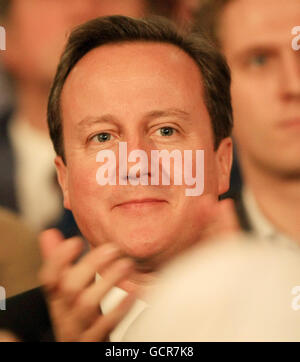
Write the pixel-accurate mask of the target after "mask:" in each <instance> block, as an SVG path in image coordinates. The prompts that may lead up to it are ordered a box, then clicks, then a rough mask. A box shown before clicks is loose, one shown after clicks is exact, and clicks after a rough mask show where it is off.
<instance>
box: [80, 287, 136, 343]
mask: <svg viewBox="0 0 300 362" xmlns="http://www.w3.org/2000/svg"><path fill="white" fill-rule="evenodd" d="M135 300H136V295H135V294H134V293H131V294H129V295H128V296H126V297H125V298H124V299H123V300H122V302H121V303H120V304H119V305H118V306H117V307H115V308H114V309H113V310H112V311H111V312H109V313H108V314H106V315H101V316H99V317H98V318H97V320H96V321H95V323H94V324H93V325H92V326H91V327H90V328H89V329H88V330H87V331H85V332H84V333H83V335H82V338H81V340H82V342H103V341H106V340H108V336H109V334H110V333H111V332H112V331H113V330H114V329H115V327H116V326H117V325H118V324H119V323H120V322H121V321H122V319H123V318H124V317H125V316H126V314H127V313H128V312H129V310H130V309H131V307H132V306H133V304H134V302H135Z"/></svg>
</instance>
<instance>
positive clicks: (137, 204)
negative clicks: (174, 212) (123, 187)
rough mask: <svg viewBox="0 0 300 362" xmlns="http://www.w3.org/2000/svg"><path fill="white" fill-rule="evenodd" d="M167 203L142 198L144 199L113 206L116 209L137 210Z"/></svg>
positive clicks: (160, 200)
mask: <svg viewBox="0 0 300 362" xmlns="http://www.w3.org/2000/svg"><path fill="white" fill-rule="evenodd" d="M165 203H167V201H166V200H162V199H154V198H144V199H132V200H128V201H125V202H122V203H120V204H117V205H115V206H114V207H115V208H116V207H117V208H124V209H138V208H144V207H157V206H161V205H163V204H165Z"/></svg>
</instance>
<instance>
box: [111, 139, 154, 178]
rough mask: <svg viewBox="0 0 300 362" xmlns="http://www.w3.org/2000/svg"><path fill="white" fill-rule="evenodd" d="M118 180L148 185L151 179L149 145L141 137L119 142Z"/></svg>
mask: <svg viewBox="0 0 300 362" xmlns="http://www.w3.org/2000/svg"><path fill="white" fill-rule="evenodd" d="M118 160H119V181H120V184H123V185H126V184H127V181H129V182H130V183H131V184H132V185H138V184H142V185H149V184H150V179H151V145H150V144H149V142H148V141H146V140H144V139H143V138H142V137H133V138H131V139H128V140H127V141H124V142H121V143H119V157H118Z"/></svg>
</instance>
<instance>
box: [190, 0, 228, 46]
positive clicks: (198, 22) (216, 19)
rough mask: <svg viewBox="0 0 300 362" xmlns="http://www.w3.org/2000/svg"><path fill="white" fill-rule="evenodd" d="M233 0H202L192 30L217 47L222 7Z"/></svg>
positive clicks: (218, 44)
mask: <svg viewBox="0 0 300 362" xmlns="http://www.w3.org/2000/svg"><path fill="white" fill-rule="evenodd" d="M232 1H233V0H202V1H201V2H200V5H199V8H198V11H197V13H196V15H195V19H194V28H193V30H194V31H199V32H201V33H202V34H204V35H206V36H207V38H208V39H209V40H210V41H211V42H213V43H214V45H216V46H217V47H218V48H221V47H222V45H221V42H220V33H219V30H220V29H219V25H220V17H221V15H222V12H223V11H224V8H225V7H226V6H227V5H228V4H229V3H230V2H232Z"/></svg>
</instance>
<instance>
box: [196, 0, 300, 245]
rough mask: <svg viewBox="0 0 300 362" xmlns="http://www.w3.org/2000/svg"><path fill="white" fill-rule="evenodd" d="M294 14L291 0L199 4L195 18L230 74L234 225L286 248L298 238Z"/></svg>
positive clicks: (299, 78)
mask: <svg viewBox="0 0 300 362" xmlns="http://www.w3.org/2000/svg"><path fill="white" fill-rule="evenodd" d="M299 19H300V1H299V0H264V1H260V0H251V1H248V0H209V1H202V3H201V7H200V9H199V13H198V15H197V19H196V27H197V28H198V29H199V30H201V31H202V32H206V33H207V34H208V36H209V37H210V39H211V40H212V41H213V42H214V43H216V45H217V46H218V47H219V48H220V49H221V50H222V51H223V53H224V55H225V56H226V58H227V61H228V63H229V66H230V68H231V72H232V87H231V91H232V105H233V113H234V121H235V127H234V133H233V134H234V138H235V142H236V144H237V150H238V158H239V160H240V166H241V170H242V176H243V185H244V186H243V189H242V192H241V195H240V197H239V200H238V201H237V208H238V211H239V215H240V219H241V223H242V225H243V227H244V228H245V229H247V230H252V231H254V232H256V233H257V234H258V235H261V236H265V237H267V238H270V239H272V240H273V241H274V242H278V243H283V244H287V245H293V244H294V245H298V244H296V243H290V241H298V242H300V223H299V215H300V157H299V155H300V142H299V139H300V51H295V50H294V49H293V48H292V39H293V37H295V35H292V33H291V31H292V29H293V28H294V27H295V26H297V25H299Z"/></svg>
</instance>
